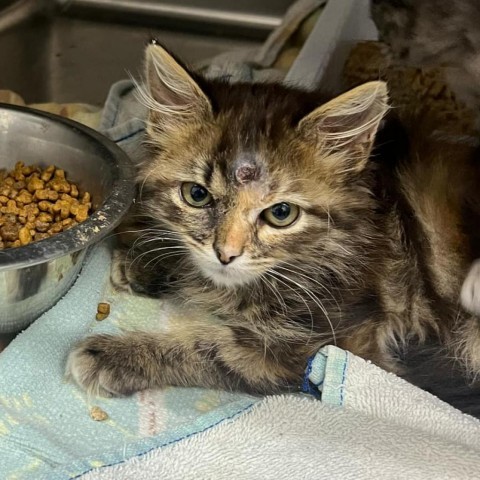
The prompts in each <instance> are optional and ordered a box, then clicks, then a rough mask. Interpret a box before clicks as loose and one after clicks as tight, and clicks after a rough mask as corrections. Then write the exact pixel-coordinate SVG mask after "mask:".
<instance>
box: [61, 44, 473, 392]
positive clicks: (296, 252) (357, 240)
mask: <svg viewBox="0 0 480 480" xmlns="http://www.w3.org/2000/svg"><path fill="white" fill-rule="evenodd" d="M146 78H147V85H148V88H147V89H146V90H145V91H143V93H142V95H143V100H144V101H145V103H146V104H147V105H148V106H149V108H150V113H149V118H148V122H147V148H148V150H149V159H148V161H146V162H144V163H143V164H142V165H141V167H140V169H139V173H138V184H139V185H140V196H139V199H138V201H137V203H136V205H135V208H134V210H133V211H132V212H131V215H130V218H129V219H128V220H127V221H126V222H125V224H124V226H123V231H124V235H123V242H124V247H123V249H122V250H120V251H118V252H117V253H116V264H115V269H114V275H113V277H114V278H115V281H116V283H117V284H118V283H122V284H123V285H124V286H127V287H128V288H132V289H133V290H135V291H139V292H143V293H146V294H148V295H153V296H165V295H166V296H169V297H170V298H173V299H175V300H176V301H179V302H182V303H187V304H189V305H190V306H193V307H194V308H196V309H197V310H198V311H201V312H204V313H205V318H207V317H210V316H212V315H214V316H216V317H217V319H218V321H216V322H214V323H212V322H207V321H205V322H198V321H197V322H194V321H189V320H187V319H186V320H185V324H184V325H183V326H182V327H181V328H176V329H175V330H173V331H169V332H167V333H153V334H152V333H141V332H135V333H125V334H123V335H119V336H109V335H93V336H91V337H88V338H86V339H85V340H83V341H81V342H80V343H79V344H78V345H77V346H76V347H75V348H74V349H73V351H72V352H71V353H70V356H69V359H68V365H67V373H68V374H69V375H70V376H71V377H72V378H73V380H74V381H75V382H76V383H77V384H78V385H80V386H81V387H82V388H84V389H85V390H87V391H89V392H92V393H95V394H100V395H107V396H108V395H127V394H131V393H132V392H136V391H138V390H142V389H146V388H152V387H164V386H166V385H180V386H201V387H211V388H220V389H228V390H242V391H246V392H252V393H273V392H281V391H291V390H297V389H299V388H300V385H301V383H302V378H303V375H304V370H305V366H306V363H307V360H308V358H309V357H310V356H311V355H313V354H315V353H316V352H317V351H318V350H319V348H321V347H322V346H324V345H327V344H336V345H338V346H340V347H342V348H344V349H347V350H350V351H352V352H353V353H355V354H357V355H360V356H362V357H364V358H367V359H370V360H372V361H373V362H375V363H376V364H377V365H379V366H381V367H383V368H385V369H387V370H390V371H394V372H397V373H399V374H402V375H406V376H408V371H406V370H405V368H404V364H403V363H404V362H403V361H402V357H403V355H404V354H405V351H406V349H407V345H408V344H409V342H414V343H417V344H422V343H423V342H427V341H428V342H429V341H430V340H431V339H434V340H435V341H438V342H439V343H440V344H441V347H442V348H443V349H445V350H446V351H447V352H448V355H449V356H455V357H458V358H459V359H460V360H461V368H462V369H463V370H462V371H463V373H467V371H468V372H477V371H479V370H480V348H479V347H480V329H479V324H478V319H477V318H475V317H473V316H471V315H469V314H467V313H466V312H464V311H463V310H462V309H461V308H460V307H459V305H458V297H459V292H460V287H461V282H462V279H463V277H464V275H465V272H466V269H467V266H468V265H469V263H470V262H471V260H472V258H473V256H474V255H475V251H474V250H472V248H471V247H472V245H473V243H472V242H471V237H470V236H469V230H468V221H469V220H472V219H473V217H472V215H473V214H472V213H471V212H472V211H473V210H472V207H476V204H475V201H477V199H478V195H477V196H475V195H476V191H475V182H478V168H477V165H475V164H474V163H473V161H472V160H471V152H470V150H469V147H467V146H463V145H453V144H450V143H449V142H448V141H447V140H444V141H443V140H442V139H438V138H436V139H433V137H432V139H429V137H427V136H422V137H421V140H420V141H418V142H417V141H416V139H415V138H412V140H411V144H409V142H408V140H407V137H406V135H405V132H404V131H403V129H402V128H401V127H400V126H399V125H397V123H396V122H395V121H394V120H393V119H392V120H388V121H385V122H382V119H383V117H384V116H385V114H386V112H387V110H388V106H387V101H388V97H387V89H386V86H385V84H384V83H382V82H371V83H367V84H365V85H362V86H360V87H357V88H355V89H353V90H351V91H349V92H347V93H344V94H343V95H340V96H339V97H336V98H333V99H330V98H329V97H328V96H325V95H323V94H322V93H319V92H314V93H312V92H303V91H300V90H296V89H294V88H287V87H284V86H281V85H278V84H271V85H268V84H256V85H255V84H254V85H251V84H234V85H231V84H228V83H225V82H223V81H220V80H205V79H203V78H201V77H197V76H196V75H194V74H192V73H189V72H188V70H187V69H186V68H185V67H183V66H182V65H181V64H180V63H178V62H177V61H176V60H175V59H174V58H173V57H172V56H171V55H170V54H169V53H167V52H166V51H165V50H164V49H163V48H162V47H160V46H159V45H157V44H152V45H150V46H149V47H148V48H147V51H146ZM379 127H381V128H380V129H379ZM372 148H373V153H372ZM477 184H478V183H477ZM468 212H470V213H468ZM467 214H468V215H467Z"/></svg>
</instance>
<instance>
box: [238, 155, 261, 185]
mask: <svg viewBox="0 0 480 480" xmlns="http://www.w3.org/2000/svg"><path fill="white" fill-rule="evenodd" d="M234 172H235V173H234V176H235V180H236V181H237V182H238V183H239V184H240V185H245V184H247V183H250V182H254V181H255V180H258V177H259V174H260V169H259V167H258V165H256V164H255V162H254V161H253V160H252V161H245V160H243V161H241V162H238V163H237V164H236V165H235V168H234Z"/></svg>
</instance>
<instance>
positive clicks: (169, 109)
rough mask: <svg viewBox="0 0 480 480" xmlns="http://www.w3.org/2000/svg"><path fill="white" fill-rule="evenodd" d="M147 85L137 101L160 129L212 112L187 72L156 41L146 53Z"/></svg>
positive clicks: (203, 95) (205, 98)
mask: <svg viewBox="0 0 480 480" xmlns="http://www.w3.org/2000/svg"><path fill="white" fill-rule="evenodd" d="M145 64H146V65H145V70H146V88H141V89H139V93H140V100H141V101H142V103H144V104H145V105H146V106H147V108H148V109H149V111H150V115H149V116H150V118H149V120H150V122H151V123H159V125H158V126H159V127H161V128H162V129H163V128H165V127H168V126H169V125H172V126H173V125H178V123H179V122H181V121H184V120H186V119H192V118H198V117H200V116H203V115H208V114H211V112H212V106H211V103H210V101H209V100H208V98H207V96H206V95H205V93H204V92H203V91H202V89H201V88H200V86H199V85H198V84H197V82H196V81H195V80H194V79H193V77H192V76H191V75H190V74H189V73H188V71H187V70H186V69H185V68H184V67H183V66H182V65H180V63H179V62H177V61H176V60H175V59H174V58H173V56H172V55H170V54H169V53H168V52H167V51H166V50H165V49H164V48H163V47H161V46H160V45H159V44H158V43H157V42H152V43H150V45H148V46H147V49H146V52H145Z"/></svg>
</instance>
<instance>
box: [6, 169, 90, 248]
mask: <svg viewBox="0 0 480 480" xmlns="http://www.w3.org/2000/svg"><path fill="white" fill-rule="evenodd" d="M91 208H92V203H91V198H90V194H89V193H88V192H85V193H83V194H82V195H81V194H80V192H79V190H78V187H77V185H75V183H72V182H69V181H68V180H67V177H66V173H65V171H64V170H62V169H60V168H56V167H55V166H53V165H51V166H49V167H47V168H44V169H42V168H41V167H38V166H34V165H31V166H26V165H24V164H23V163H22V162H18V163H17V164H16V165H15V168H14V169H13V170H12V171H10V172H7V171H6V170H1V169H0V250H1V249H4V248H12V247H20V246H22V245H28V244H29V243H31V242H35V241H38V240H43V239H45V238H48V237H51V236H52V235H55V234H56V233H60V232H63V231H65V230H68V229H69V228H71V227H73V226H75V225H77V224H78V223H81V222H83V221H85V220H86V219H87V218H88V216H89V214H90V211H91Z"/></svg>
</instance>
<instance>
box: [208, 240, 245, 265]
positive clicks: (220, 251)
mask: <svg viewBox="0 0 480 480" xmlns="http://www.w3.org/2000/svg"><path fill="white" fill-rule="evenodd" d="M215 253H216V254H217V258H218V259H219V260H220V263H222V264H223V265H228V264H229V263H232V262H233V261H234V260H235V259H236V258H237V257H239V256H240V255H241V254H242V251H241V250H240V249H238V248H235V247H230V246H228V245H224V246H223V247H216V248H215Z"/></svg>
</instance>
